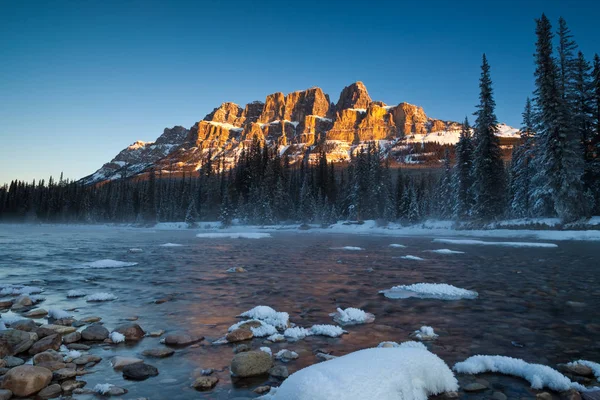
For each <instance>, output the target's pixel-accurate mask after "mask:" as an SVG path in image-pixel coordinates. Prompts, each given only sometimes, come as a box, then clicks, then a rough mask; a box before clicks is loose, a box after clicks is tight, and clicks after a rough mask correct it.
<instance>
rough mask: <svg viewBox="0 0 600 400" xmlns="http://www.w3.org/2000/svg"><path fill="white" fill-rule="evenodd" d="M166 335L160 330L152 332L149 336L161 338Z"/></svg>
mask: <svg viewBox="0 0 600 400" xmlns="http://www.w3.org/2000/svg"><path fill="white" fill-rule="evenodd" d="M164 333H165V331H164V330H162V329H161V330H158V331H153V332H150V333H149V334H148V336H150V337H160V336H162V335H164Z"/></svg>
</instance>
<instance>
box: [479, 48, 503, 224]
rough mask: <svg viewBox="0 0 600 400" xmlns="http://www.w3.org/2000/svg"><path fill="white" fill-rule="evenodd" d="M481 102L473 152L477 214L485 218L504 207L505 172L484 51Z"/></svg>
mask: <svg viewBox="0 0 600 400" xmlns="http://www.w3.org/2000/svg"><path fill="white" fill-rule="evenodd" d="M479 88H480V94H479V104H478V105H477V111H476V112H475V115H476V116H477V119H476V120H475V143H476V145H475V151H474V156H473V194H474V199H475V205H474V214H475V216H476V217H477V218H480V219H482V220H491V219H495V218H498V217H500V216H501V214H502V212H503V210H504V196H505V187H506V183H505V175H504V164H503V162H502V158H501V156H502V154H501V151H500V143H499V140H498V137H497V136H496V133H497V132H498V127H497V125H498V119H497V118H496V114H495V111H494V109H495V107H496V102H495V101H494V97H493V90H492V80H491V77H490V66H489V64H488V62H487V58H486V56H485V54H484V55H483V61H482V65H481V78H480V81H479Z"/></svg>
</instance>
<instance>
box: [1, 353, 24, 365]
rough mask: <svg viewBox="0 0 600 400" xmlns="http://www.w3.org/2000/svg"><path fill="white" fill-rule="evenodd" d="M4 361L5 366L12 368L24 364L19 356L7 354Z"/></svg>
mask: <svg viewBox="0 0 600 400" xmlns="http://www.w3.org/2000/svg"><path fill="white" fill-rule="evenodd" d="M4 363H5V364H6V368H14V367H18V366H19V365H23V364H25V360H23V359H21V358H19V357H12V356H8V357H4Z"/></svg>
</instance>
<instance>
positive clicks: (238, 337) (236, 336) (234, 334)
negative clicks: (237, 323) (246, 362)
mask: <svg viewBox="0 0 600 400" xmlns="http://www.w3.org/2000/svg"><path fill="white" fill-rule="evenodd" d="M253 337H254V334H253V333H252V331H251V330H250V329H245V328H241V329H236V330H234V331H231V332H229V333H228V334H227V336H225V339H227V341H228V342H229V343H235V342H242V341H244V340H250V339H252V338H253Z"/></svg>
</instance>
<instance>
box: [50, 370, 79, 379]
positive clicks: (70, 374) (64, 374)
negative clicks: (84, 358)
mask: <svg viewBox="0 0 600 400" xmlns="http://www.w3.org/2000/svg"><path fill="white" fill-rule="evenodd" d="M76 376H77V370H76V369H74V368H61V369H57V370H56V371H53V372H52V377H53V379H55V380H57V381H64V380H66V379H71V378H75V377H76Z"/></svg>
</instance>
